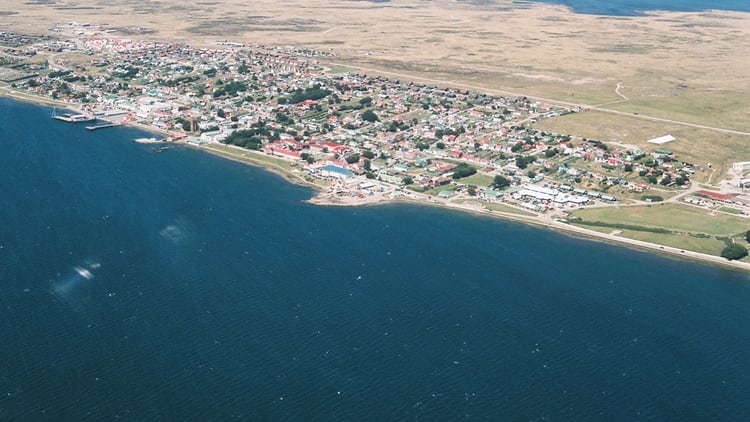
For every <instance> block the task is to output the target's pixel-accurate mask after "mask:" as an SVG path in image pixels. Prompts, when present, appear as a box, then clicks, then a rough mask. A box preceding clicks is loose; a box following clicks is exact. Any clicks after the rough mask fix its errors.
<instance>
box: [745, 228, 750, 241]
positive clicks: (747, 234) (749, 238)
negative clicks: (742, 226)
mask: <svg viewBox="0 0 750 422" xmlns="http://www.w3.org/2000/svg"><path fill="white" fill-rule="evenodd" d="M745 241H746V242H750V230H748V231H747V232H745Z"/></svg>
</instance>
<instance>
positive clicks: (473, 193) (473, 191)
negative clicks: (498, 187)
mask: <svg viewBox="0 0 750 422" xmlns="http://www.w3.org/2000/svg"><path fill="white" fill-rule="evenodd" d="M466 192H467V193H468V194H469V195H471V196H476V194H477V188H475V187H474V186H469V189H468V190H467V191H466Z"/></svg>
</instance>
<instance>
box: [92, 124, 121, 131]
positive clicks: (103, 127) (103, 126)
mask: <svg viewBox="0 0 750 422" xmlns="http://www.w3.org/2000/svg"><path fill="white" fill-rule="evenodd" d="M115 126H122V123H102V124H100V125H93V126H86V129H88V130H97V129H106V128H108V127H115Z"/></svg>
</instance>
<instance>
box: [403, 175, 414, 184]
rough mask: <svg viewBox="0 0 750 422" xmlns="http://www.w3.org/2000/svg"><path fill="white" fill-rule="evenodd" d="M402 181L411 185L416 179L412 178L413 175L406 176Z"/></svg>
mask: <svg viewBox="0 0 750 422" xmlns="http://www.w3.org/2000/svg"><path fill="white" fill-rule="evenodd" d="M401 181H402V182H404V184H405V185H411V184H412V183H414V179H412V178H411V176H406V177H404V178H403V179H402V180H401Z"/></svg>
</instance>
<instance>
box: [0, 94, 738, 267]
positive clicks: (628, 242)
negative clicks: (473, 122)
mask: <svg viewBox="0 0 750 422" xmlns="http://www.w3.org/2000/svg"><path fill="white" fill-rule="evenodd" d="M8 91H10V92H8ZM12 94H15V95H12ZM0 96H2V97H5V98H9V99H11V100H16V101H24V102H28V103H33V104H37V105H42V106H50V105H54V106H61V107H67V108H69V109H72V110H76V108H75V107H71V106H70V105H69V104H67V103H64V102H61V101H56V100H53V99H47V98H44V97H39V96H36V95H33V94H26V93H18V92H16V91H12V90H10V89H9V88H7V87H0ZM128 126H130V127H133V128H136V129H139V130H144V131H148V132H152V133H156V134H161V135H165V134H168V132H166V131H163V130H161V129H157V128H153V127H150V126H146V125H142V124H139V123H129V124H128ZM171 143H172V144H176V145H180V146H184V147H188V148H193V149H196V150H200V151H205V152H207V153H209V154H213V155H216V156H219V157H222V158H224V159H228V160H232V161H235V162H239V163H242V164H245V165H251V166H254V167H258V168H262V169H264V170H266V171H270V172H272V173H274V174H276V175H278V176H280V177H282V178H284V179H285V180H287V181H288V182H289V183H293V184H297V185H301V186H305V187H309V188H312V189H313V190H315V191H316V192H317V193H316V195H315V196H313V197H312V198H310V199H308V200H305V201H304V202H306V203H309V204H311V205H315V206H329V207H362V206H379V205H389V204H411V205H421V206H434V207H440V208H444V209H451V210H455V211H460V212H469V213H473V214H475V215H483V216H486V217H490V218H499V219H503V220H507V221H513V222H516V223H522V224H529V225H532V226H536V227H540V228H547V229H552V230H556V231H557V232H559V233H563V234H566V235H569V236H575V237H579V238H585V239H588V240H594V241H599V242H603V243H608V244H614V245H617V246H623V247H629V248H632V249H637V250H641V251H645V252H655V253H656V254H658V255H661V256H667V257H672V258H675V259H679V260H689V261H694V262H701V263H704V264H709V265H716V266H721V267H724V268H726V269H731V270H734V271H738V272H739V271H741V272H750V263H745V262H741V261H730V260H727V259H725V258H722V257H720V256H713V255H708V254H704V253H700V252H693V251H688V250H683V249H678V248H674V247H671V246H666V245H659V244H656V243H649V242H644V241H640V240H635V239H628V238H624V237H618V236H615V235H613V234H607V233H601V232H597V231H594V230H589V229H585V228H582V227H577V226H573V225H570V224H566V223H563V222H561V221H559V220H555V219H552V218H550V219H549V220H547V221H545V220H544V219H543V218H540V216H528V217H527V216H523V215H519V214H512V213H507V212H502V211H495V210H488V209H486V208H477V207H473V206H470V205H463V204H457V203H451V202H448V201H442V200H438V199H437V198H431V197H430V198H428V197H425V196H424V195H422V194H420V193H417V192H409V193H408V195H409V197H406V198H405V197H399V198H385V197H379V198H377V199H373V200H370V201H360V202H356V201H355V202H351V201H344V200H342V201H333V200H326V199H325V198H323V197H322V195H323V194H324V193H325V190H324V187H323V186H320V185H317V184H315V183H312V182H309V181H307V180H305V179H304V178H302V177H301V176H300V175H297V174H294V173H293V172H291V171H287V170H285V169H283V168H281V167H279V166H276V165H274V164H272V163H269V162H267V161H263V160H260V159H254V158H252V155H254V154H261V153H259V152H256V151H251V150H244V149H242V150H238V151H243V154H245V155H242V156H235V155H233V154H231V153H228V152H226V151H220V150H217V149H212V148H205V147H203V146H201V145H193V144H190V143H188V142H184V141H175V142H171Z"/></svg>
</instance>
